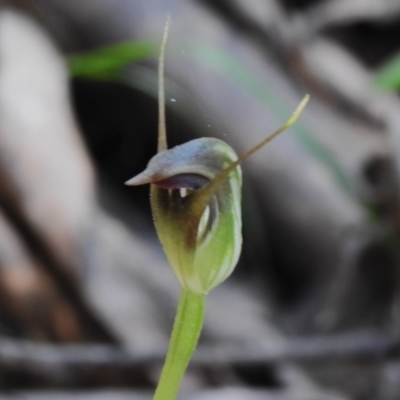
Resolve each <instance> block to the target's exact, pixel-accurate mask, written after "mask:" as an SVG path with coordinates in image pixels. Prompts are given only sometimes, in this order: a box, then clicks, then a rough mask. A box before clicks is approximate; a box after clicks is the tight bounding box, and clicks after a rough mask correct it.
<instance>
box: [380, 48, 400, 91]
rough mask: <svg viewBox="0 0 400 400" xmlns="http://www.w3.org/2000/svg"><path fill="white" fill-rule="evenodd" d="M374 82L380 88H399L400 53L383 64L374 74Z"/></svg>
mask: <svg viewBox="0 0 400 400" xmlns="http://www.w3.org/2000/svg"><path fill="white" fill-rule="evenodd" d="M375 82H376V84H377V85H378V86H379V87H381V88H382V89H389V90H399V89H400V53H399V54H397V55H396V56H395V57H393V58H392V59H391V60H389V61H388V62H387V63H386V64H385V65H383V67H382V68H381V69H380V70H379V71H378V73H377V75H376V79H375Z"/></svg>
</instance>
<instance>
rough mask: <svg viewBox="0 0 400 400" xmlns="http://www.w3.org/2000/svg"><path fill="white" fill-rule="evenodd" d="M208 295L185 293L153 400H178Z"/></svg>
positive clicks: (181, 298) (182, 296)
mask: <svg viewBox="0 0 400 400" xmlns="http://www.w3.org/2000/svg"><path fill="white" fill-rule="evenodd" d="M205 296H206V295H205V294H198V293H193V292H191V291H188V290H186V289H182V292H181V296H180V299H179V304H178V311H177V314H176V317H175V322H174V327H173V329H172V334H171V341H170V344H169V348H168V353H167V358H166V359H165V363H164V367H163V370H162V373H161V377H160V381H159V383H158V386H157V389H156V392H155V395H154V398H153V400H175V399H176V396H177V394H178V391H179V387H180V384H181V381H182V378H183V375H184V374H185V371H186V368H187V366H188V364H189V361H190V359H191V357H192V355H193V353H194V350H195V349H196V346H197V342H198V340H199V336H200V332H201V328H202V326H203V321H204V309H205Z"/></svg>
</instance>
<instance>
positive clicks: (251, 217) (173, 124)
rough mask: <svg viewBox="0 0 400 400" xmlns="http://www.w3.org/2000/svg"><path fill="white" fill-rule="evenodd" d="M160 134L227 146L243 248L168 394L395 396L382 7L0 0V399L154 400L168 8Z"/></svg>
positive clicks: (160, 316) (396, 177) (397, 114)
mask: <svg viewBox="0 0 400 400" xmlns="http://www.w3.org/2000/svg"><path fill="white" fill-rule="evenodd" d="M168 13H169V14H171V18H172V25H171V30H170V38H169V43H168V48H167V55H166V79H167V88H166V89H167V94H166V98H167V113H168V115H167V126H168V135H169V144H170V146H174V145H177V144H180V143H183V142H186V141H188V140H190V139H193V138H196V137H202V136H212V137H218V138H221V139H223V140H225V141H226V142H227V143H229V144H230V145H232V146H233V147H234V148H235V149H236V150H237V152H238V153H239V154H240V153H243V152H244V151H245V150H246V149H248V148H250V147H251V146H252V145H253V144H255V143H257V142H258V141H259V140H261V139H262V138H263V137H265V136H266V135H267V134H268V133H270V132H272V131H273V130H274V129H275V128H276V127H277V126H279V125H280V124H282V123H283V122H284V121H285V120H286V119H287V118H288V117H289V116H290V114H291V113H292V111H293V110H294V108H295V106H296V105H297V104H298V102H299V101H300V99H301V98H302V97H303V96H304V94H305V93H310V94H311V103H310V104H309V105H308V106H307V108H306V110H305V112H304V114H303V115H302V117H301V120H300V121H299V122H298V123H297V124H296V125H295V126H294V127H293V128H291V129H290V130H289V131H288V132H285V133H284V134H283V135H281V136H280V137H278V138H277V139H275V140H274V141H273V142H272V143H271V144H269V145H268V146H267V147H266V148H264V149H263V150H261V151H259V152H258V153H257V154H256V155H255V156H254V157H252V159H250V160H248V161H246V163H245V165H244V188H243V218H244V221H243V222H244V228H243V234H244V246H243V253H242V256H241V259H240V262H239V265H238V267H237V268H236V270H235V272H234V274H233V275H232V277H231V278H230V279H229V280H228V281H226V282H225V283H224V284H223V285H221V286H220V287H219V288H217V289H216V290H215V291H213V292H212V293H211V294H210V295H209V296H208V304H207V306H208V309H207V315H206V322H205V328H204V331H203V335H202V337H201V340H200V344H199V348H198V350H197V352H196V355H195V357H194V359H193V362H192V364H191V366H190V368H189V370H188V373H187V376H186V377H185V381H184V384H183V387H182V397H181V398H182V399H187V400H226V399H229V400H261V399H266V400H372V399H374V400H398V399H400V186H399V183H400V99H399V97H398V93H397V92H398V91H399V89H400V2H399V1H398V0H297V1H296V0H246V1H245V0H186V1H185V0H147V1H140V0H69V1H62V0H36V1H29V0H8V1H7V0H2V1H0V399H1V400H12V399H14V400H54V399H56V400H70V399H71V400H72V399H76V400H95V399H96V400H111V399H112V400H125V399H126V400H127V399H130V400H146V399H151V394H152V392H153V390H154V387H155V384H156V382H157V379H158V375H159V372H160V368H161V365H162V362H163V358H164V354H165V350H166V346H167V342H168V337H169V333H170V330H171V326H172V321H173V316H174V313H175V306H176V302H177V297H178V294H179V286H178V283H177V281H176V279H175V277H174V276H173V273H172V271H171V269H170V268H169V266H168V264H167V262H166V260H165V256H164V254H163V252H162V249H161V247H160V244H159V242H158V239H157V237H156V235H155V232H154V228H153V225H152V220H151V213H150V209H149V200H148V190H149V189H148V187H137V188H134V187H126V186H124V185H123V183H124V182H125V181H126V180H127V179H129V178H130V177H132V176H133V175H135V174H136V173H138V172H140V171H142V170H143V169H144V168H145V166H146V164H147V162H148V160H149V159H150V158H151V156H152V155H154V154H155V151H156V131H157V99H156V94H157V85H156V60H157V56H158V49H159V43H160V40H161V36H162V32H163V28H164V23H165V18H166V15H167V14H168Z"/></svg>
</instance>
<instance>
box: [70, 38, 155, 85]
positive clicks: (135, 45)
mask: <svg viewBox="0 0 400 400" xmlns="http://www.w3.org/2000/svg"><path fill="white" fill-rule="evenodd" d="M157 51H158V48H157V44H156V43H154V42H143V41H134V42H125V43H119V44H116V45H113V46H108V47H103V48H100V49H97V50H94V51H90V52H87V53H82V54H76V55H73V56H71V57H70V58H69V60H68V68H69V71H70V75H71V76H72V77H86V78H96V79H103V80H119V79H120V73H121V70H122V69H123V68H124V67H126V66H127V65H128V64H130V63H133V62H138V61H142V60H145V59H147V58H150V57H153V56H154V55H156V54H157Z"/></svg>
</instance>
